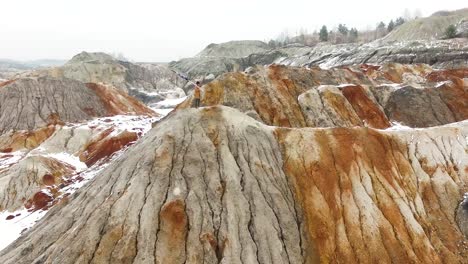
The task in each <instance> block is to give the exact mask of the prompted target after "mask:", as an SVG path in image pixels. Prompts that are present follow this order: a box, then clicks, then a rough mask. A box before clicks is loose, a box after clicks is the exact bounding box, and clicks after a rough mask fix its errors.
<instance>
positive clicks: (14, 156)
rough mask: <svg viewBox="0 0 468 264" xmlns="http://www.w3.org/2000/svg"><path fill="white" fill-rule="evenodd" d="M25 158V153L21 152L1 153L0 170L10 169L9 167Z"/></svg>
mask: <svg viewBox="0 0 468 264" xmlns="http://www.w3.org/2000/svg"><path fill="white" fill-rule="evenodd" d="M24 156H25V153H24V152H22V151H15V152H11V153H2V154H0V170H1V169H5V168H8V167H10V166H11V165H13V164H15V163H17V162H18V161H20V160H21V159H22V158H23V157H24Z"/></svg>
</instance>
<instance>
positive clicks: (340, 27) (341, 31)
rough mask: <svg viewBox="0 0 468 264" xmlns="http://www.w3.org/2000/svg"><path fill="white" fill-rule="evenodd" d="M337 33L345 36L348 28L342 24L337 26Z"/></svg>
mask: <svg viewBox="0 0 468 264" xmlns="http://www.w3.org/2000/svg"><path fill="white" fill-rule="evenodd" d="M338 31H339V32H340V33H341V34H342V35H343V36H347V35H348V32H349V30H348V28H347V27H346V25H344V24H339V25H338Z"/></svg>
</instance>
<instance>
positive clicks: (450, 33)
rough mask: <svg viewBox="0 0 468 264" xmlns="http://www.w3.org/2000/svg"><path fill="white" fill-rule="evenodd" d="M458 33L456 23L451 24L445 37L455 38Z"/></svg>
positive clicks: (446, 30)
mask: <svg viewBox="0 0 468 264" xmlns="http://www.w3.org/2000/svg"><path fill="white" fill-rule="evenodd" d="M456 35H457V28H456V27H455V26H454V25H450V26H448V27H447V29H445V38H447V39H451V38H455V37H456Z"/></svg>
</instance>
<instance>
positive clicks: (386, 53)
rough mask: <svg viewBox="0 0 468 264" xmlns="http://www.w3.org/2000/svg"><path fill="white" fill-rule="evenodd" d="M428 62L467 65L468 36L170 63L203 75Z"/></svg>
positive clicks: (193, 74)
mask: <svg viewBox="0 0 468 264" xmlns="http://www.w3.org/2000/svg"><path fill="white" fill-rule="evenodd" d="M391 62H395V63H403V64H415V63H425V64H429V65H432V66H433V67H435V68H453V67H466V66H467V65H468V39H453V40H436V41H430V42H429V41H406V42H389V43H382V42H374V43H369V44H340V45H322V44H319V45H317V46H315V47H305V46H301V45H291V46H287V47H284V48H279V49H275V50H268V51H264V52H260V53H253V54H250V55H248V56H245V57H242V58H228V57H195V58H189V59H183V60H180V61H177V62H172V63H171V64H170V67H172V68H174V69H177V70H178V71H180V72H184V73H187V74H188V75H189V76H190V77H191V78H200V79H203V78H205V76H207V75H209V74H214V75H215V76H219V75H220V74H222V73H225V72H232V71H244V70H246V69H247V68H249V67H251V66H254V65H268V64H272V63H276V64H283V65H289V66H302V67H305V66H306V67H313V66H320V67H323V68H331V67H338V66H346V65H354V64H363V63H372V64H385V63H391Z"/></svg>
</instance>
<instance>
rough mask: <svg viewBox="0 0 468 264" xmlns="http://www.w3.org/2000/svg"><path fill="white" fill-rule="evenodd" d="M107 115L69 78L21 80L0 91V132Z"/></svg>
mask: <svg viewBox="0 0 468 264" xmlns="http://www.w3.org/2000/svg"><path fill="white" fill-rule="evenodd" d="M106 113H107V111H106V109H105V107H104V105H103V103H102V101H101V99H100V98H99V96H98V95H96V93H95V92H93V91H92V90H90V89H89V88H88V87H86V85H85V84H83V83H81V82H79V81H75V80H71V79H54V78H49V77H40V78H23V79H19V80H16V81H15V82H13V83H11V84H9V85H6V86H4V87H2V88H1V89H0V131H1V132H5V131H7V130H10V129H11V130H21V129H26V130H32V129H35V128H38V127H43V126H45V125H47V124H50V123H53V122H54V120H55V119H59V120H61V121H64V122H77V121H82V120H88V119H91V118H93V117H96V116H104V115H105V114H106Z"/></svg>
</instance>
